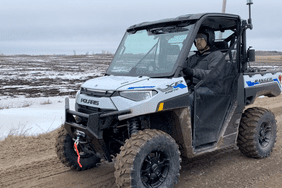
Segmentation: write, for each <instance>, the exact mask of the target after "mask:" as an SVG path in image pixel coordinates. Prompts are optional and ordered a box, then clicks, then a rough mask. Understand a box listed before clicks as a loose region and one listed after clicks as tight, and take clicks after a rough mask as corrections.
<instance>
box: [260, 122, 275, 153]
mask: <svg viewBox="0 0 282 188" xmlns="http://www.w3.org/2000/svg"><path fill="white" fill-rule="evenodd" d="M271 136H272V134H271V126H270V125H269V124H268V123H266V122H264V123H262V124H261V126H260V132H259V144H260V145H261V147H263V148H264V147H266V146H268V144H269V142H270V140H271Z"/></svg>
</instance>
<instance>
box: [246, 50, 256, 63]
mask: <svg viewBox="0 0 282 188" xmlns="http://www.w3.org/2000/svg"><path fill="white" fill-rule="evenodd" d="M247 59H248V61H252V62H253V61H256V50H255V49H251V47H249V49H248V51H247Z"/></svg>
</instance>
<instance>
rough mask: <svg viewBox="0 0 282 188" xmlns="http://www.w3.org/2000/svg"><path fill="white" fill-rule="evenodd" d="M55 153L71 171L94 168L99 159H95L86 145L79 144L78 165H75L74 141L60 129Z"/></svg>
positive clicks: (92, 152)
mask: <svg viewBox="0 0 282 188" xmlns="http://www.w3.org/2000/svg"><path fill="white" fill-rule="evenodd" d="M55 146H56V153H57V156H58V157H59V159H60V160H61V162H62V163H63V164H64V165H65V166H68V167H70V168H71V169H72V170H87V169H89V168H93V167H95V166H96V164H97V163H98V162H100V158H98V157H96V156H95V154H94V151H91V150H92V149H91V147H90V146H89V145H87V144H79V145H78V147H77V148H78V151H79V154H80V163H81V165H82V167H80V166H79V164H78V163H77V158H78V156H77V153H76V150H75V148H74V141H73V139H72V138H71V136H70V135H69V134H68V133H67V131H66V130H65V129H64V128H63V127H62V128H61V129H60V130H59V132H58V137H57V138H56V145H55Z"/></svg>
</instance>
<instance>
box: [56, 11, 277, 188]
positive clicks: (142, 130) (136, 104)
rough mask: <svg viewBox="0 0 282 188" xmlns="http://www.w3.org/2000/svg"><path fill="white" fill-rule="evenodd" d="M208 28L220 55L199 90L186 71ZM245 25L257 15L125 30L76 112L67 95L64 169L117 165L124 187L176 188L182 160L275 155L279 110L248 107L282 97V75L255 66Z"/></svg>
mask: <svg viewBox="0 0 282 188" xmlns="http://www.w3.org/2000/svg"><path fill="white" fill-rule="evenodd" d="M203 26H205V27H209V28H212V29H213V30H214V31H215V40H214V45H215V46H216V47H217V49H218V50H220V51H221V52H222V53H223V54H224V57H223V58H222V59H221V61H220V62H219V63H218V64H217V66H216V67H215V68H214V69H213V70H211V71H210V73H209V74H208V76H207V77H205V79H204V80H202V81H200V82H199V83H198V84H196V85H193V84H191V82H189V80H185V78H184V75H183V71H182V70H183V66H184V62H185V60H186V58H187V57H189V56H191V55H193V54H194V53H195V52H194V51H195V47H194V45H193V43H194V39H195V37H196V35H197V32H198V30H199V28H200V27H203ZM247 29H252V23H251V19H249V20H248V21H246V20H241V18H240V17H239V16H238V15H233V14H222V13H205V14H188V15H183V16H179V17H176V18H171V19H164V20H159V21H154V22H144V23H140V24H136V25H133V26H131V27H129V28H128V29H127V30H126V33H125V35H124V37H123V39H122V41H121V43H120V45H119V47H118V49H117V52H116V53H115V56H114V59H113V60H112V62H111V64H110V66H109V68H108V70H107V72H106V74H105V75H104V76H103V77H99V78H95V79H92V80H89V81H87V82H85V83H84V84H83V85H82V86H81V89H80V91H78V92H77V95H76V104H75V111H74V110H70V109H69V104H68V99H66V109H65V112H66V117H65V118H66V119H65V124H64V126H63V127H62V129H61V130H60V131H59V134H58V137H57V142H56V149H57V155H58V157H59V158H60V160H61V161H62V163H63V164H65V165H66V166H69V167H71V168H72V169H74V170H85V169H89V168H92V167H95V166H96V164H97V163H99V162H100V160H101V159H104V160H106V161H109V162H110V161H112V160H113V159H114V161H115V165H114V166H115V177H116V184H117V186H118V187H121V188H127V187H140V188H145V187H146V188H151V187H153V188H156V187H162V188H164V187H167V188H171V187H173V186H174V185H175V184H176V183H177V181H178V176H179V171H180V163H181V157H186V158H193V157H196V156H199V155H202V154H205V153H208V152H212V151H216V150H219V149H224V148H227V147H230V146H234V145H236V144H237V146H238V147H239V149H240V151H241V152H242V153H244V154H245V155H246V156H248V157H253V158H264V157H267V156H269V155H270V153H271V151H272V149H273V147H274V144H275V139H276V127H277V125H276V120H275V117H274V114H273V113H272V112H271V111H269V110H267V109H264V108H248V109H247V108H246V106H248V105H249V104H252V103H253V102H254V100H255V99H256V98H257V97H259V96H262V95H263V96H268V97H275V96H278V95H280V93H281V89H282V88H281V75H282V72H271V71H260V70H259V69H256V71H253V70H254V69H250V67H249V66H248V62H249V61H254V57H255V55H254V50H252V49H250V48H249V49H247V48H246V30H247ZM203 91H205V92H203ZM93 178H95V177H93Z"/></svg>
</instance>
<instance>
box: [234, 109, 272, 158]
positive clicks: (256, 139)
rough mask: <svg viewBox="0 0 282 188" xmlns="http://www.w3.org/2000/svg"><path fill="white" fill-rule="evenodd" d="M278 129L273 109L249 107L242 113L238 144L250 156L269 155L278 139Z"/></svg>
mask: <svg viewBox="0 0 282 188" xmlns="http://www.w3.org/2000/svg"><path fill="white" fill-rule="evenodd" d="M276 131H277V125H276V120H275V116H274V114H273V113H272V112H271V111H269V110H267V109H265V108H249V109H247V110H245V112H244V114H243V115H242V119H241V122H240V127H239V135H238V142H237V145H238V147H239V149H240V151H241V152H242V153H243V154H245V155H246V156H248V157H253V158H264V157H268V156H269V155H270V153H271V151H272V149H273V147H274V144H275V141H276Z"/></svg>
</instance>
